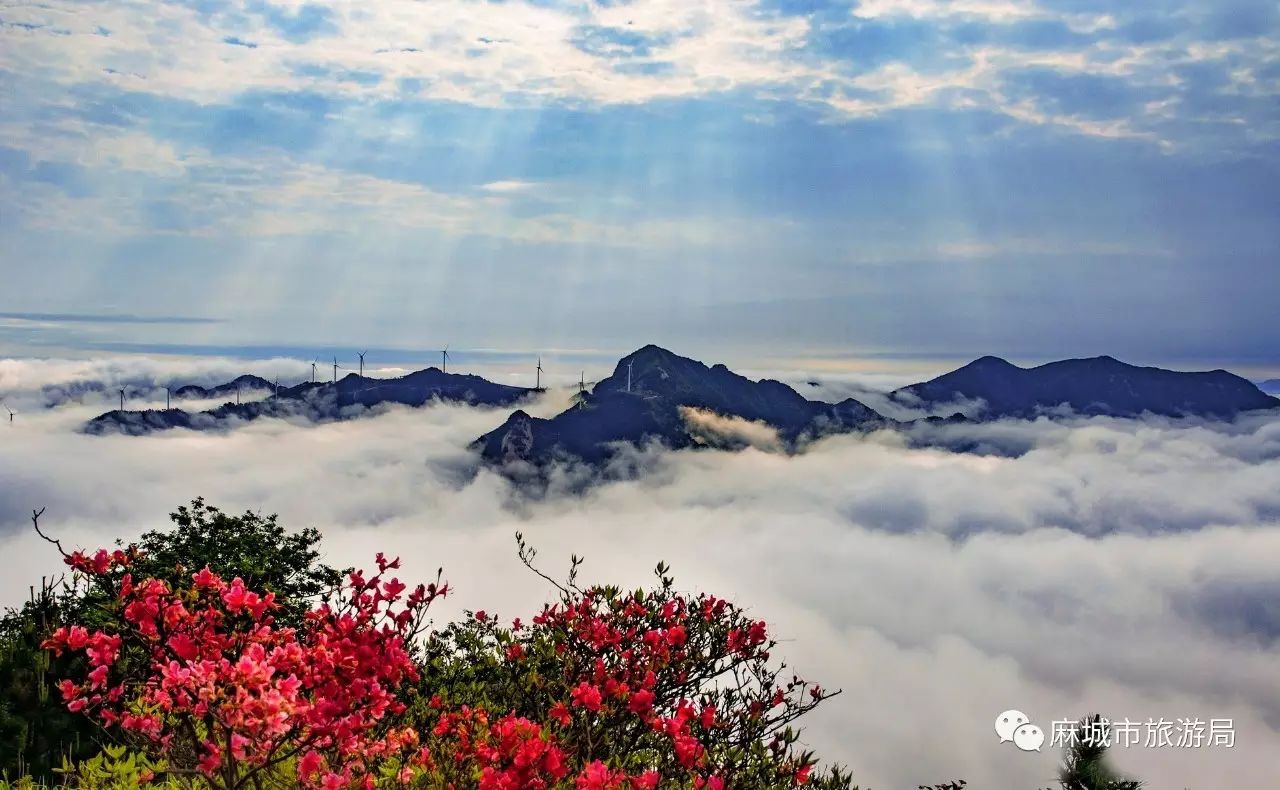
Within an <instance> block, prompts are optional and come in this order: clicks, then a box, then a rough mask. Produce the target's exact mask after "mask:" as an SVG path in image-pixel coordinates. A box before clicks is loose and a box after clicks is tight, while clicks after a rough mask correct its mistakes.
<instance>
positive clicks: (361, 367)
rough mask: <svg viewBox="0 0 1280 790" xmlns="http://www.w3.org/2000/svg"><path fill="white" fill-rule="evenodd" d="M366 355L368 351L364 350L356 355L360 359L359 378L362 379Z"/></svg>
mask: <svg viewBox="0 0 1280 790" xmlns="http://www.w3.org/2000/svg"><path fill="white" fill-rule="evenodd" d="M368 353H369V350H368V349H365V350H364V351H361V352H360V353H359V354H358V355H357V356H359V357H360V378H364V355H365V354H368Z"/></svg>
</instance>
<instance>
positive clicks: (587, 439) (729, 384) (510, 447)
mask: <svg viewBox="0 0 1280 790" xmlns="http://www.w3.org/2000/svg"><path fill="white" fill-rule="evenodd" d="M628 376H630V389H629V390H628ZM683 409H698V410H703V411H706V412H711V413H714V414H715V415H719V416H722V417H736V418H740V419H743V420H749V421H752V422H760V423H764V424H766V425H768V426H770V427H772V428H774V429H776V431H777V433H778V438H779V439H780V440H781V441H782V442H783V443H784V444H787V445H792V444H794V443H795V442H797V441H798V440H800V439H801V438H802V437H804V436H807V435H820V434H825V433H838V432H845V431H851V430H858V429H864V428H870V427H878V426H880V425H883V424H885V422H886V421H885V420H884V418H882V417H881V416H880V415H879V414H877V413H876V412H875V411H873V410H871V409H870V408H868V407H867V406H865V405H863V404H862V403H859V402H858V401H856V400H853V399H849V400H845V401H842V402H840V403H837V404H830V403H821V402H818V401H811V400H807V399H806V398H804V397H803V396H802V395H800V393H798V392H796V391H795V390H793V389H791V388H790V387H788V386H787V385H785V384H783V383H782V382H779V381H772V380H768V379H766V380H763V381H752V380H751V379H748V378H746V377H745V376H740V375H738V374H737V373H734V372H733V371H731V370H729V369H728V368H726V367H725V366H724V365H714V366H711V367H707V366H706V365H704V364H702V363H701V362H698V361H696V360H693V359H688V358H686V357H681V356H678V355H676V354H673V353H672V352H670V351H667V350H666V349H663V348H659V347H657V346H653V345H649V346H645V347H644V348H642V349H640V350H639V351H636V352H635V353H633V354H630V355H628V356H626V357H623V358H622V360H621V361H619V362H618V365H617V367H616V368H614V371H613V374H612V375H611V376H609V377H608V378H606V379H604V380H603V381H600V382H599V383H597V384H596V386H595V388H594V389H593V390H592V391H591V392H588V393H583V394H582V395H580V396H579V397H578V400H577V402H576V403H575V404H574V405H573V406H572V407H571V408H569V409H568V410H566V411H564V412H562V413H560V414H559V415H557V416H555V417H553V418H551V419H541V418H537V417H531V416H529V415H528V414H527V413H525V412H524V411H517V412H515V413H514V414H512V415H511V416H510V417H509V418H508V419H507V421H506V423H504V424H503V425H502V426H501V427H499V428H498V429H497V430H495V431H491V432H490V433H487V434H485V435H484V436H481V437H480V438H479V439H477V440H476V442H475V444H474V446H475V447H476V448H477V449H479V450H480V452H481V454H482V455H483V456H484V458H485V459H486V460H488V461H491V462H505V461H510V460H523V461H531V462H534V463H541V462H545V461H549V460H552V459H555V458H560V457H568V458H575V459H580V460H584V461H587V462H589V463H598V462H601V461H606V460H608V459H609V458H610V457H612V456H613V455H614V453H615V452H616V447H617V443H620V442H621V443H628V444H640V443H643V442H645V441H659V442H661V443H662V444H664V445H666V446H667V447H671V448H682V447H689V446H693V445H697V444H706V443H708V442H709V441H715V440H714V439H711V440H709V439H708V437H707V436H706V433H705V432H704V431H699V430H697V428H696V426H691V425H690V423H689V420H688V419H686V412H684V411H683ZM724 441H725V442H726V443H728V444H730V445H732V444H733V443H734V440H733V439H732V437H726V438H725V439H724Z"/></svg>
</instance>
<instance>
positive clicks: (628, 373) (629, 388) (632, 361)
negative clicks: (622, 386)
mask: <svg viewBox="0 0 1280 790" xmlns="http://www.w3.org/2000/svg"><path fill="white" fill-rule="evenodd" d="M634 364H635V360H634V359H633V360H631V361H630V362H628V363H627V392H631V366H632V365H634Z"/></svg>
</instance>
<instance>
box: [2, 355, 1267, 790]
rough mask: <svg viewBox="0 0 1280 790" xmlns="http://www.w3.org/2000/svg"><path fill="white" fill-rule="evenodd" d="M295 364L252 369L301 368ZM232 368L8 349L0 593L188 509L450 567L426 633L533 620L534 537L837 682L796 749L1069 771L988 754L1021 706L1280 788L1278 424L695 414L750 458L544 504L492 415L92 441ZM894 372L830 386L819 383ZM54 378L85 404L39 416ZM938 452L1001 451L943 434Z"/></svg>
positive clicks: (997, 783)
mask: <svg viewBox="0 0 1280 790" xmlns="http://www.w3.org/2000/svg"><path fill="white" fill-rule="evenodd" d="M286 362H287V361H285V360H262V361H260V362H259V367H260V369H261V368H266V369H267V370H269V369H270V368H271V367H272V366H277V367H280V369H281V370H283V371H285V372H294V373H300V372H302V371H300V370H291V369H289V368H287V367H284V366H285V364H286ZM293 364H294V365H296V366H298V367H301V366H302V363H300V362H297V361H296V360H295V361H294V363H293ZM241 369H243V366H242V363H240V362H237V361H235V360H229V359H217V360H215V359H212V358H203V357H191V358H185V359H180V360H179V359H143V358H140V357H138V356H136V355H129V356H122V357H113V358H109V357H99V358H96V359H93V360H52V359H45V360H33V359H24V360H16V359H7V360H0V387H2V388H3V389H4V390H5V391H6V392H7V393H9V396H10V399H11V400H12V401H13V402H14V405H15V407H16V408H15V410H16V411H17V412H18V413H17V415H16V419H15V421H14V422H13V423H11V424H0V606H8V605H12V604H15V603H17V602H19V601H21V600H22V599H24V598H25V597H26V596H27V589H28V585H31V584H35V583H37V582H38V581H39V578H40V576H41V575H53V574H55V573H57V572H58V571H59V570H60V569H61V563H60V558H59V556H58V555H57V553H56V551H55V550H54V549H53V547H52V546H50V545H48V544H47V543H44V542H43V541H41V540H40V539H39V538H38V537H37V536H36V535H35V534H34V532H33V531H32V529H31V525H30V521H29V518H30V514H31V511H32V510H34V509H38V508H41V507H43V508H45V511H44V514H43V516H42V517H41V520H40V523H41V526H42V528H43V529H44V530H45V531H46V532H47V533H48V534H51V535H52V536H54V537H56V538H58V539H59V540H61V541H63V544H64V545H65V546H67V547H68V548H69V549H70V548H71V547H84V548H95V547H98V546H103V545H111V544H112V542H113V541H114V539H116V538H117V537H119V538H123V539H126V540H128V539H131V538H134V537H136V536H137V535H139V534H140V533H142V532H143V531H145V530H148V529H154V528H163V527H165V526H166V525H167V524H168V522H167V519H166V514H167V513H170V512H172V511H173V510H174V509H175V508H176V507H177V506H178V505H181V504H183V503H184V502H186V501H187V500H189V499H190V498H192V497H195V496H203V497H205V498H206V499H207V501H208V502H210V503H211V504H214V505H217V506H219V507H222V508H223V509H225V510H228V511H232V512H243V511H245V510H254V511H257V512H262V513H273V512H274V513H278V514H279V516H280V522H281V523H282V524H284V525H286V526H287V527H289V528H292V529H300V528H303V527H316V528H317V529H319V530H320V532H321V533H322V534H323V536H324V538H323V541H322V543H321V548H322V550H323V554H324V559H325V560H326V561H328V562H330V563H332V564H333V565H336V566H339V567H352V566H360V567H368V566H369V564H370V563H371V562H372V561H373V555H374V554H375V553H376V552H378V551H382V552H385V553H387V554H388V555H389V556H394V555H399V556H401V557H402V559H403V568H404V569H403V577H404V578H405V579H406V580H426V579H428V578H429V577H432V576H433V575H434V573H435V570H436V568H438V567H443V568H444V574H445V578H446V579H447V580H448V581H449V582H450V585H451V588H452V589H453V590H454V593H453V594H452V595H451V597H450V598H448V599H446V600H445V601H444V602H443V603H444V606H442V607H440V608H438V609H437V608H436V607H433V609H432V614H433V616H434V617H436V618H437V622H438V623H442V622H445V621H447V620H450V619H452V618H454V617H457V616H459V615H461V614H462V612H463V611H464V610H473V611H474V610H478V609H483V610H485V611H487V612H490V613H495V614H497V615H499V616H500V617H501V618H503V619H504V620H505V619H509V618H514V617H522V618H524V619H526V620H527V619H528V618H529V617H530V616H531V615H533V614H535V613H536V612H537V611H539V610H540V609H541V604H542V603H543V602H544V601H548V600H550V599H551V598H552V597H553V596H554V593H555V591H554V590H553V589H551V588H550V586H549V585H548V584H546V583H545V582H544V581H543V580H542V579H539V578H538V577H536V576H534V575H533V574H531V573H528V572H526V571H525V570H524V569H523V568H522V567H521V566H520V563H519V560H518V559H517V556H516V545H515V540H514V534H515V532H517V531H520V532H522V533H523V534H524V535H525V537H526V539H527V540H529V541H530V542H531V544H532V545H534V546H535V547H536V548H537V549H538V551H539V555H538V562H539V565H540V566H541V568H542V570H543V571H544V572H547V573H549V574H551V575H552V576H553V578H555V577H559V576H561V575H562V574H563V573H564V572H565V571H566V570H567V568H568V564H569V557H570V555H572V554H577V555H579V556H585V558H586V564H585V565H584V567H583V570H582V580H583V581H584V582H588V583H590V582H602V583H611V584H618V585H621V586H623V587H625V588H628V589H630V588H634V587H637V586H640V585H643V584H646V583H652V582H653V581H654V579H653V576H652V574H651V571H652V569H653V568H654V566H655V565H657V563H658V562H659V561H666V562H668V563H669V564H670V565H671V566H672V568H673V571H674V573H675V577H676V580H677V585H678V587H679V588H680V589H681V590H684V591H688V592H697V591H705V592H708V593H711V594H715V595H719V596H723V597H728V598H731V599H733V600H735V601H736V602H737V603H739V604H741V605H742V606H744V607H746V608H747V610H748V611H749V612H750V613H751V615H752V616H753V617H758V618H762V619H765V620H766V621H767V622H769V623H770V628H771V633H772V634H773V635H775V636H776V637H777V638H778V639H779V643H780V644H779V647H778V648H777V649H776V650H775V651H774V654H775V656H776V657H777V658H778V659H779V660H785V661H786V662H787V664H788V666H789V667H792V668H794V670H795V671H796V672H798V673H799V674H800V675H801V676H803V677H806V678H808V679H810V680H812V681H815V682H819V683H821V684H822V685H823V686H824V687H826V688H828V689H842V690H843V693H841V694H840V695H839V696H837V697H835V698H833V699H831V700H829V701H827V702H825V703H823V705H822V706H820V707H819V708H818V710H817V711H816V712H815V713H814V714H813V716H812V717H810V718H808V720H807V728H806V730H805V732H804V735H803V740H804V743H805V744H806V745H807V746H808V747H810V748H813V749H815V750H816V751H817V753H818V755H819V756H820V758H822V759H823V760H824V761H832V762H841V763H844V764H845V765H847V766H848V767H849V768H850V769H851V770H852V772H853V775H854V778H855V781H857V782H858V783H860V785H861V786H862V787H864V788H866V787H870V788H875V789H876V790H895V789H899V788H914V787H918V786H920V785H933V784H935V783H938V782H943V781H949V780H952V779H957V778H963V779H966V780H967V781H968V782H969V785H968V786H969V787H973V788H984V789H985V790H1036V788H1046V787H1050V786H1055V782H1054V775H1055V770H1056V767H1057V764H1058V761H1059V759H1060V757H1061V754H1060V750H1059V749H1057V748H1050V747H1049V746H1045V747H1044V748H1043V749H1042V750H1041V751H1040V752H1038V753H1037V752H1026V753H1024V752H1021V751H1018V750H1017V749H1015V748H1014V747H1013V746H1012V745H1011V744H1007V743H1006V744H1001V743H1000V742H999V739H998V738H997V737H996V734H995V732H994V730H993V726H992V725H993V722H994V720H995V718H996V716H997V714H999V713H1001V712H1003V711H1005V710H1009V709H1017V710H1021V711H1023V712H1025V713H1026V714H1027V715H1028V716H1030V717H1031V720H1032V721H1034V722H1036V723H1038V724H1039V725H1040V726H1041V727H1042V728H1043V729H1044V730H1045V731H1046V732H1051V723H1052V722H1053V721H1064V720H1067V719H1075V718H1077V717H1079V716H1083V715H1085V714H1087V713H1090V712H1100V713H1102V714H1104V715H1106V716H1108V717H1110V718H1112V719H1114V720H1116V721H1121V720H1124V719H1129V720H1130V721H1137V722H1143V723H1145V722H1147V721H1150V720H1156V721H1158V720H1160V719H1164V720H1167V721H1170V722H1173V721H1174V720H1176V719H1179V718H1185V719H1200V720H1202V721H1204V722H1208V721H1209V720H1210V719H1230V720H1231V722H1232V730H1233V732H1234V733H1235V744H1234V746H1233V747H1231V748H1224V747H1218V748H1212V747H1209V746H1204V747H1201V748H1185V747H1184V748H1174V747H1170V746H1164V747H1161V748H1157V747H1154V746H1153V747H1147V746H1145V745H1143V746H1133V747H1130V748H1121V749H1115V750H1114V752H1115V755H1114V756H1115V759H1116V762H1117V764H1118V766H1119V767H1121V768H1123V769H1124V770H1126V771H1129V772H1131V773H1133V774H1134V775H1136V776H1138V777H1140V778H1142V779H1144V780H1146V782H1147V784H1146V785H1145V786H1146V787H1148V788H1150V789H1151V790H1183V789H1184V788H1190V789H1191V790H1219V789H1220V788H1246V787H1247V788H1262V787H1270V786H1273V785H1274V783H1275V777H1276V773H1275V770H1276V755H1277V754H1280V698H1278V697H1277V696H1276V677H1277V667H1278V666H1280V660H1278V652H1280V611H1278V610H1277V608H1276V602H1277V601H1278V600H1280V584H1278V582H1277V577H1276V572H1275V557H1276V556H1277V553H1278V552H1280V521H1278V519H1280V488H1278V487H1277V486H1276V480H1277V479H1280V418H1277V416H1276V414H1275V412H1274V410H1272V411H1271V412H1270V413H1267V412H1260V413H1255V414H1250V415H1245V416H1242V417H1240V418H1239V419H1237V420H1236V421H1234V422H1230V423H1208V422H1198V421H1194V420H1190V421H1171V420H1164V419H1157V418H1151V419H1146V420H1117V419H1107V418H1089V419H1083V418H1070V417H1067V418H1060V419H1055V420H1052V421H1051V420H1048V419H1039V420H1035V421H1002V422H995V423H973V424H969V425H950V426H929V425H925V426H920V427H918V428H917V429H916V430H917V431H918V432H919V431H923V432H924V433H923V435H919V436H914V437H913V436H912V435H910V434H907V435H904V434H900V433H897V432H893V431H882V432H877V433H874V434H871V435H869V436H852V435H850V436H834V437H828V438H826V439H823V440H821V441H818V442H815V443H814V444H812V445H810V446H809V447H808V448H807V449H806V451H805V452H803V453H801V454H798V455H790V456H789V455H784V454H781V453H779V452H778V451H777V447H778V445H779V443H778V442H777V441H776V436H775V437H773V440H772V441H770V436H769V430H768V429H767V427H766V426H763V425H754V424H746V425H742V424H739V425H736V426H733V425H723V423H725V422H727V421H723V420H721V421H719V422H720V423H722V424H721V425H719V426H717V424H716V423H717V421H716V420H714V419H711V418H710V417H708V416H707V415H701V416H698V415H694V416H693V419H691V423H696V424H697V426H698V428H699V430H700V431H703V432H706V431H716V430H724V431H725V432H729V431H735V432H736V434H737V435H738V436H739V437H740V438H744V439H746V443H747V444H749V445H750V447H748V448H747V449H745V450H743V451H741V452H737V453H731V452H722V451H701V452H694V451H677V452H668V451H663V450H662V449H660V448H657V447H646V448H643V449H640V450H637V451H635V452H634V453H633V455H632V456H631V457H630V458H628V459H627V463H629V464H633V465H634V468H635V469H636V470H638V474H637V475H636V476H635V477H634V478H631V479H626V480H616V481H613V482H609V483H605V484H601V485H595V486H589V487H587V488H586V489H585V490H584V489H581V488H580V487H578V486H577V485H576V483H577V482H579V481H581V479H582V477H581V475H582V470H581V469H580V468H576V467H573V466H571V465H561V466H557V467H554V468H553V469H551V470H550V478H551V480H552V485H551V487H550V490H549V491H548V492H547V495H546V496H543V497H538V498H530V497H529V496H527V495H526V494H525V493H524V491H523V490H522V489H520V488H518V487H515V486H513V484H512V483H511V482H510V481H508V480H507V479H506V478H504V477H503V476H502V475H500V474H498V473H497V472H495V471H494V470H492V469H488V468H483V467H481V466H480V465H479V461H478V458H477V456H476V454H475V453H473V452H471V451H469V450H468V444H469V443H470V442H471V441H472V440H473V439H474V438H476V437H477V436H479V435H480V434H482V433H484V432H486V431H489V430H492V429H494V428H496V427H497V426H499V425H501V424H502V422H503V421H504V420H505V419H506V417H507V414H508V410H505V409H487V408H469V407H465V406H456V405H436V406H428V407H424V408H420V409H409V408H404V407H398V406H396V407H389V408H387V407H384V408H380V409H376V410H375V411H374V413H372V414H370V415H368V416H366V417H363V418H360V419H354V420H350V421H346V422H339V423H329V424H323V425H312V424H309V423H306V422H305V421H301V420H295V421H283V420H278V419H263V420H257V421H254V422H252V423H248V424H245V425H243V426H240V427H237V428H235V429H233V430H229V431H226V432H221V433H198V432H192V431H183V430H175V431H168V432H163V433H157V434H153V435H149V436H144V437H130V436H121V435H108V436H89V435H85V434H83V433H81V432H79V430H78V429H79V427H80V426H81V425H83V423H84V422H85V421H86V420H88V419H90V418H91V417H93V416H94V415H96V414H99V413H101V412H102V411H105V410H107V409H110V408H114V404H113V401H114V399H115V397H116V395H115V392H114V387H115V385H116V384H117V383H119V382H121V381H139V380H147V379H153V380H158V381H167V380H174V379H176V380H198V381H210V380H225V378H226V376H227V374H228V372H229V371H239V370H241ZM264 372H266V371H264ZM369 372H371V373H374V374H375V375H378V376H383V375H389V374H390V373H392V372H394V371H390V370H385V369H381V368H378V369H376V370H372V371H369ZM792 383H794V384H798V385H799V386H801V387H803V386H804V385H803V382H796V381H792ZM898 383H902V380H901V379H900V378H899V379H894V378H893V377H892V376H886V375H883V374H881V375H877V376H864V375H861V374H836V373H832V374H830V375H829V376H828V377H827V378H826V379H825V380H824V382H823V389H822V394H823V396H824V397H827V398H828V399H834V398H835V397H838V396H839V395H840V394H841V392H842V391H843V392H846V393H847V392H850V391H854V392H858V394H859V396H860V397H866V396H865V395H864V394H863V391H864V390H866V389H867V388H868V387H870V388H873V389H876V388H878V389H880V390H881V392H883V390H884V389H886V388H888V387H892V386H894V385H896V384H898ZM76 384H79V385H80V386H79V387H78V388H77V387H74V386H73V385H76ZM90 384H98V385H100V386H101V388H102V390H101V391H96V392H95V391H93V390H92V389H90V388H89V387H88V386H87V385H90ZM573 391H574V387H573V386H572V385H570V386H562V385H561V384H556V385H555V386H552V387H551V388H550V389H549V390H548V392H546V393H545V394H543V395H542V396H540V398H539V399H538V400H536V401H535V402H533V403H532V404H529V405H527V406H525V408H527V409H528V410H529V411H530V412H531V413H533V414H535V415H537V416H549V415H552V414H555V413H557V412H559V411H560V410H561V409H563V408H565V407H566V406H567V405H568V403H569V402H570V395H571V393H572V392H573ZM54 392H79V393H81V394H80V395H79V396H78V397H75V398H71V399H63V400H58V401H57V403H58V405H56V406H54V407H48V400H47V399H48V396H49V394H50V393H54ZM868 400H869V401H870V402H875V401H873V400H871V399H868ZM163 403H164V393H163V391H162V390H160V389H159V388H152V389H150V390H145V389H141V388H137V389H135V390H134V391H133V394H132V395H131V405H132V406H133V407H134V408H143V407H152V408H156V407H160V406H162V405H163ZM194 405H195V406H199V405H201V404H194ZM913 438H914V439H924V440H928V441H927V444H930V445H933V447H931V448H924V449H922V448H920V447H918V446H916V445H918V444H920V442H913V441H911V440H912V439H913ZM956 444H970V445H975V446H985V447H988V448H991V449H992V450H1000V451H1001V452H999V453H989V454H986V455H979V454H971V453H953V452H948V451H946V450H945V449H941V447H942V446H947V445H956ZM1144 729H1145V727H1144ZM1143 738H1144V739H1145V732H1144V734H1143Z"/></svg>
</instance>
